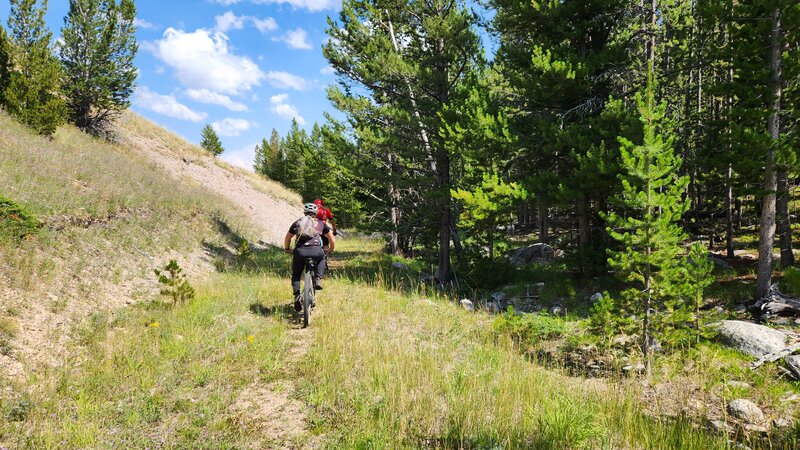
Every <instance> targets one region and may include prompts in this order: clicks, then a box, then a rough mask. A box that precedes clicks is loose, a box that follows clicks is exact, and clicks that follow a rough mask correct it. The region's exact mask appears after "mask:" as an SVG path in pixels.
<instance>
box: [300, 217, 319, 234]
mask: <svg viewBox="0 0 800 450" xmlns="http://www.w3.org/2000/svg"><path fill="white" fill-rule="evenodd" d="M318 236H319V228H318V227H317V219H315V218H313V217H311V216H303V217H302V218H300V220H298V221H297V237H298V239H303V240H305V239H315V238H317V237H318Z"/></svg>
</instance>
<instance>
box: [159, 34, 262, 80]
mask: <svg viewBox="0 0 800 450" xmlns="http://www.w3.org/2000/svg"><path fill="white" fill-rule="evenodd" d="M154 47H155V48H154V54H155V56H156V57H157V58H158V59H160V60H161V61H163V62H164V63H166V64H167V65H168V66H170V67H172V68H173V69H174V70H175V76H176V77H177V78H178V80H179V81H180V82H181V83H183V84H184V86H186V87H188V88H192V89H209V90H211V91H214V92H219V93H223V94H239V93H242V92H246V91H249V90H250V89H252V88H253V87H254V86H259V85H260V84H261V80H262V79H263V78H264V72H262V71H261V69H260V68H259V67H258V65H256V63H254V62H253V60H251V59H250V58H248V57H245V56H238V55H235V54H233V53H231V52H230V51H229V49H228V37H227V36H225V34H224V33H219V32H217V33H213V34H212V33H211V32H210V31H208V30H204V29H198V30H196V31H194V32H191V33H187V32H185V31H182V30H176V29H174V28H167V30H166V31H165V32H164V36H163V38H162V39H160V40H158V41H156V42H155V46H154Z"/></svg>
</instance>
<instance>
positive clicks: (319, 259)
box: [310, 247, 325, 289]
mask: <svg viewBox="0 0 800 450" xmlns="http://www.w3.org/2000/svg"><path fill="white" fill-rule="evenodd" d="M310 257H312V258H314V269H315V272H316V273H315V274H314V277H315V285H316V286H315V287H316V288H317V289H322V285H321V284H320V280H321V279H322V277H323V276H324V275H325V252H323V251H322V247H316V251H315V252H314V253H313V254H312V255H310Z"/></svg>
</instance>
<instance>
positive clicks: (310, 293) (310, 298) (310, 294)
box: [303, 269, 314, 328]
mask: <svg viewBox="0 0 800 450" xmlns="http://www.w3.org/2000/svg"><path fill="white" fill-rule="evenodd" d="M313 302H314V277H313V276H312V272H311V270H310V269H306V277H305V279H304V281H303V328H305V327H307V326H308V323H309V321H310V319H311V317H310V316H311V304H312V303H313Z"/></svg>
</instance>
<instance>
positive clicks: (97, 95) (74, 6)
mask: <svg viewBox="0 0 800 450" xmlns="http://www.w3.org/2000/svg"><path fill="white" fill-rule="evenodd" d="M135 18H136V7H135V5H134V3H133V0H119V3H117V1H116V0H70V5H69V13H68V15H67V17H66V18H65V19H64V28H62V30H61V33H62V42H61V44H60V45H59V54H60V58H61V62H62V64H63V66H64V72H65V75H66V77H65V79H66V81H65V86H64V90H65V92H66V93H67V97H68V105H67V106H68V109H69V115H70V119H71V120H72V121H73V122H74V123H75V125H77V126H78V127H79V128H81V129H83V130H86V131H88V132H90V133H93V134H96V135H102V134H104V133H106V132H108V131H109V130H108V129H109V126H110V124H111V121H112V120H113V118H114V116H115V115H116V114H117V113H118V112H119V111H121V110H124V109H126V108H127V107H128V106H129V105H130V102H129V98H130V96H131V94H132V93H133V90H134V88H135V83H136V74H137V71H136V67H135V66H134V64H133V60H134V57H135V56H136V52H137V49H138V45H137V43H136V36H135V32H136V29H135V26H134V24H133V21H134V19H135Z"/></svg>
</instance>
